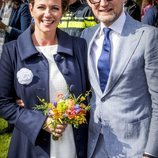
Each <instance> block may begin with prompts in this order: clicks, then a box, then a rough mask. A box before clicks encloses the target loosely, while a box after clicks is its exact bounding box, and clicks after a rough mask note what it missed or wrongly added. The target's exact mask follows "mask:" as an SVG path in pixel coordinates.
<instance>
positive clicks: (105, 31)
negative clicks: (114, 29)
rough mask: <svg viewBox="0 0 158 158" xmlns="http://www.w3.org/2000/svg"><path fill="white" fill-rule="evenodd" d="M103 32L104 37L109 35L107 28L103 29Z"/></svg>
mask: <svg viewBox="0 0 158 158" xmlns="http://www.w3.org/2000/svg"><path fill="white" fill-rule="evenodd" d="M103 31H104V35H105V36H109V33H110V31H111V29H110V28H108V27H105V28H104V29H103Z"/></svg>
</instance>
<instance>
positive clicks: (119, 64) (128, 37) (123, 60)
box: [104, 15, 143, 95]
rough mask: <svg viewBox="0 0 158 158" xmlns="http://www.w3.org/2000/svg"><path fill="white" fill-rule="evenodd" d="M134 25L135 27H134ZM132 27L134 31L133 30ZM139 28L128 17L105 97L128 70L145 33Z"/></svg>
mask: <svg viewBox="0 0 158 158" xmlns="http://www.w3.org/2000/svg"><path fill="white" fill-rule="evenodd" d="M134 24H135V27H134V26H133V25H134ZM131 25H132V28H133V30H131V27H130V26H131ZM139 26H140V25H138V23H137V22H134V21H133V19H131V18H130V17H129V16H128V15H127V19H126V22H125V25H124V28H123V32H122V34H121V39H120V43H119V45H120V47H119V48H118V51H117V53H116V54H117V55H116V58H115V59H116V60H115V62H114V63H112V67H111V70H110V74H109V80H108V83H107V86H106V89H105V91H104V95H107V94H108V93H109V92H110V90H112V88H113V87H114V86H115V84H116V83H117V82H118V80H119V78H120V77H121V75H122V74H123V72H124V70H125V69H126V67H127V65H128V63H129V61H130V59H131V58H132V56H133V54H134V53H135V50H136V48H137V46H138V44H139V41H140V39H141V37H142V34H143V31H142V30H141V31H140V30H139Z"/></svg>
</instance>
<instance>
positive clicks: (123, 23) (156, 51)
mask: <svg viewBox="0 0 158 158" xmlns="http://www.w3.org/2000/svg"><path fill="white" fill-rule="evenodd" d="M87 2H88V4H89V6H90V7H91V8H92V10H93V13H94V15H95V16H96V18H97V19H98V20H99V21H100V24H98V25H96V26H94V27H92V28H87V29H85V30H84V31H83V34H82V37H84V38H85V39H86V40H87V44H88V67H89V78H90V82H91V85H92V98H91V102H90V105H91V114H90V122H89V142H88V144H89V146H88V158H147V157H148V158H149V157H150V158H151V157H152V158H153V157H155V158H157V157H158V86H157V83H158V44H157V43H158V29H156V28H155V27H151V26H147V25H144V24H142V23H140V22H139V21H136V20H134V19H133V18H132V17H130V16H129V15H128V14H127V13H125V12H124V9H123V7H124V0H87ZM103 30H104V32H105V33H107V35H106V36H105V37H104V33H103ZM103 41H104V42H103ZM101 43H103V49H102V45H101ZM104 45H105V47H104ZM106 83H107V84H106Z"/></svg>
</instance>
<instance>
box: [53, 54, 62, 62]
mask: <svg viewBox="0 0 158 158" xmlns="http://www.w3.org/2000/svg"><path fill="white" fill-rule="evenodd" d="M54 59H55V61H57V62H60V61H61V56H60V55H59V54H56V55H55V58H54Z"/></svg>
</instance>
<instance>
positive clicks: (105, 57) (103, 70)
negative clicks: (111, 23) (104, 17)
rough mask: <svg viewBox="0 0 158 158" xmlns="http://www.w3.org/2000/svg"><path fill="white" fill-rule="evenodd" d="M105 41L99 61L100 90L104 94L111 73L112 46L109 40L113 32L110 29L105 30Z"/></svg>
mask: <svg viewBox="0 0 158 158" xmlns="http://www.w3.org/2000/svg"><path fill="white" fill-rule="evenodd" d="M103 31H104V41H103V46H102V52H101V55H100V57H99V60H98V65H97V66H98V73H99V81H100V88H101V90H102V92H104V90H105V87H106V84H107V81H108V77H109V72H110V52H111V44H110V39H109V33H110V31H111V29H110V28H104V29H103Z"/></svg>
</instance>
